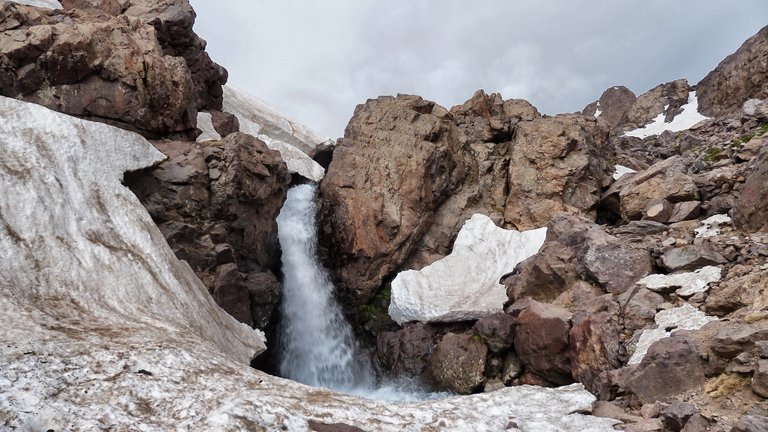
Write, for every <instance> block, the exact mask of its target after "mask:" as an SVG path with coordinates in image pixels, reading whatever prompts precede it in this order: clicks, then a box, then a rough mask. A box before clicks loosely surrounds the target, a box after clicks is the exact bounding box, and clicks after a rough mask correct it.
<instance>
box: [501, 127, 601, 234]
mask: <svg viewBox="0 0 768 432" xmlns="http://www.w3.org/2000/svg"><path fill="white" fill-rule="evenodd" d="M606 138H607V131H606V130H604V129H602V128H601V127H599V126H598V125H597V122H595V121H594V119H589V118H588V117H584V116H581V115H559V116H555V117H548V118H540V119H536V120H533V121H530V122H522V123H520V124H519V125H518V128H517V132H516V133H515V141H514V144H513V146H512V149H511V153H510V156H511V158H510V163H509V182H508V198H507V202H506V208H505V211H504V220H505V221H506V222H508V223H511V224H512V225H514V226H515V227H517V229H531V228H537V227H540V226H542V225H544V224H546V223H547V222H548V221H549V220H550V219H551V218H552V217H553V216H554V215H555V214H557V213H559V212H563V211H565V212H569V213H578V212H582V213H585V214H591V215H594V214H595V208H596V206H597V203H598V201H599V200H600V193H601V191H602V188H603V186H604V185H605V184H607V182H608V181H609V179H610V172H611V169H610V167H609V166H608V165H607V163H606V162H605V159H604V158H603V157H602V153H603V152H605V151H606V149H605V146H606Z"/></svg>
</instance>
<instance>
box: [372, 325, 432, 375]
mask: <svg viewBox="0 0 768 432" xmlns="http://www.w3.org/2000/svg"><path fill="white" fill-rule="evenodd" d="M437 334H438V333H437V330H436V329H435V328H434V327H432V326H431V325H429V324H424V323H411V324H405V326H404V327H403V328H402V329H400V330H398V331H394V332H388V331H385V332H381V333H379V334H378V335H377V337H376V356H375V358H374V364H375V365H376V366H377V367H378V369H379V370H382V371H384V372H385V373H387V374H389V375H392V376H397V377H402V376H406V377H423V374H424V371H425V369H426V368H427V362H428V361H429V356H430V354H431V353H432V351H433V350H434V349H435V345H436V341H435V339H436V338H437Z"/></svg>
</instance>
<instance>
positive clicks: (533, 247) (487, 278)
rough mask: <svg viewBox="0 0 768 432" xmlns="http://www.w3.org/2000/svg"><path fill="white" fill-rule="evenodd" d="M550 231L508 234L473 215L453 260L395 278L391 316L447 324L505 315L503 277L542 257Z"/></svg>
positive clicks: (449, 258) (481, 216)
mask: <svg viewBox="0 0 768 432" xmlns="http://www.w3.org/2000/svg"><path fill="white" fill-rule="evenodd" d="M546 232H547V230H546V228H542V229H537V230H530V231H525V232H517V231H513V230H504V229H502V228H498V227H497V226H496V225H494V223H493V221H491V219H490V218H488V217H487V216H484V215H481V214H476V215H474V216H472V218H471V219H469V220H468V221H467V222H466V223H465V224H464V227H463V228H462V229H461V231H460V232H459V235H458V237H456V242H455V244H454V247H453V252H451V254H450V255H448V256H447V257H445V258H443V259H441V260H439V261H436V262H434V263H432V264H430V265H429V266H427V267H424V268H423V269H421V270H419V271H415V270H407V271H404V272H401V273H399V274H398V275H397V276H396V277H395V279H394V280H393V281H392V301H391V303H390V306H389V315H390V317H392V319H393V320H394V321H395V322H398V323H403V322H407V321H422V322H430V321H442V322H446V321H468V320H474V319H478V318H482V317H483V316H487V315H490V314H493V313H495V312H500V311H501V310H502V308H503V306H504V303H505V302H506V301H507V295H506V290H505V288H504V285H501V284H500V283H499V278H500V277H501V276H502V275H504V274H505V273H508V272H509V271H510V270H511V269H514V268H515V266H516V265H517V263H519V262H520V261H522V260H524V259H526V258H528V257H530V256H531V255H533V254H535V253H536V252H538V250H539V247H541V245H542V244H543V243H544V237H545V236H546Z"/></svg>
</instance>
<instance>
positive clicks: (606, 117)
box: [582, 86, 637, 128]
mask: <svg viewBox="0 0 768 432" xmlns="http://www.w3.org/2000/svg"><path fill="white" fill-rule="evenodd" d="M636 100H637V96H635V94H634V93H632V91H631V90H629V89H628V88H626V87H624V86H615V87H611V88H609V89H607V90H606V91H604V92H603V94H602V95H601V96H600V99H598V100H597V101H595V102H592V103H591V104H589V105H587V106H586V107H585V108H584V110H583V111H582V113H583V114H584V115H588V116H596V115H597V113H598V111H599V112H600V114H599V116H598V117H597V118H598V121H604V122H606V123H607V124H608V126H609V127H610V128H615V127H616V126H619V125H620V124H621V123H622V121H623V120H624V119H625V117H626V115H627V112H629V110H630V109H631V108H632V105H634V103H635V101H636Z"/></svg>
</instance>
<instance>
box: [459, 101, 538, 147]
mask: <svg viewBox="0 0 768 432" xmlns="http://www.w3.org/2000/svg"><path fill="white" fill-rule="evenodd" d="M451 114H452V115H453V117H454V120H455V122H456V126H458V128H459V129H461V131H462V132H463V133H464V135H465V136H466V139H467V140H468V141H471V142H493V143H503V142H508V141H511V140H512V132H514V128H515V126H516V125H517V124H518V123H519V122H521V121H532V120H534V119H537V118H539V117H541V114H539V111H538V110H537V109H536V107H534V106H533V105H531V104H530V103H529V102H528V101H526V100H522V99H510V100H506V101H505V100H503V99H502V98H501V95H500V94H498V93H492V94H490V95H487V94H486V93H485V92H484V91H483V90H478V91H476V92H475V94H474V95H472V97H471V98H470V99H469V100H467V101H466V102H464V103H463V104H462V105H457V106H455V107H453V108H451Z"/></svg>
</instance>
